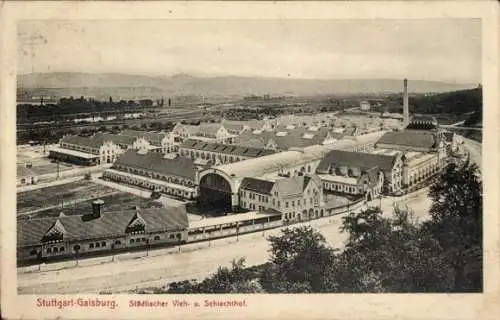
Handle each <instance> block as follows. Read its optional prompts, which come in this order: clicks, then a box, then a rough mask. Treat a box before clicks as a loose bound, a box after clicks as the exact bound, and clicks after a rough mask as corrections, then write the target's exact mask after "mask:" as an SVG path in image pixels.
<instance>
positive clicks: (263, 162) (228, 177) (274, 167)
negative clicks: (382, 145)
mask: <svg viewBox="0 0 500 320" xmlns="http://www.w3.org/2000/svg"><path fill="white" fill-rule="evenodd" d="M383 134H384V132H377V133H371V134H367V135H363V136H358V137H356V138H351V139H345V140H339V141H336V142H334V143H332V144H329V145H315V146H310V147H306V148H298V149H293V150H289V151H284V152H279V153H276V154H272V155H268V156H264V157H259V158H254V159H248V160H244V161H240V162H235V163H231V164H225V165H219V166H213V167H211V168H208V169H206V170H203V171H201V172H200V175H199V183H198V185H199V201H200V203H201V204H202V205H205V206H216V207H223V208H225V209H227V210H235V209H237V208H238V207H239V203H240V201H239V196H238V195H239V188H240V184H241V181H242V180H243V179H244V178H246V177H253V178H262V179H264V180H269V179H272V178H275V177H278V176H280V175H281V176H289V177H293V176H298V175H304V174H313V173H314V172H315V170H316V167H317V166H318V164H319V162H320V161H321V159H322V158H323V157H324V156H325V155H326V154H327V153H328V152H329V151H331V150H335V149H341V150H351V151H362V152H363V151H364V152H368V151H370V150H372V149H373V145H374V144H375V142H376V141H377V140H378V139H379V138H380V136H381V135H383Z"/></svg>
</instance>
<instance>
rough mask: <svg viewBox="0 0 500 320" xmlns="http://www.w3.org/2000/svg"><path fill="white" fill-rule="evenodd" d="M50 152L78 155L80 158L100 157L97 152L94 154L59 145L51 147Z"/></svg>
mask: <svg viewBox="0 0 500 320" xmlns="http://www.w3.org/2000/svg"><path fill="white" fill-rule="evenodd" d="M49 152H55V153H59V154H66V155H69V156H73V157H78V158H82V159H95V158H98V157H99V156H98V155H97V154H93V153H87V152H81V151H77V150H71V149H65V148H58V147H52V148H50V150H49Z"/></svg>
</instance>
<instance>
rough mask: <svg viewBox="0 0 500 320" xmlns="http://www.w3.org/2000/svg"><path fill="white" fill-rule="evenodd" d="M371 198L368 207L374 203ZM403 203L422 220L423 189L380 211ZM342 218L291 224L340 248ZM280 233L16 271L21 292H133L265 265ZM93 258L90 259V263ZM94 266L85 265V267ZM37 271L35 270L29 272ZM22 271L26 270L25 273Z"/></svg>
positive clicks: (390, 202)
mask: <svg viewBox="0 0 500 320" xmlns="http://www.w3.org/2000/svg"><path fill="white" fill-rule="evenodd" d="M376 201H378V200H375V201H374V202H373V203H372V204H376ZM395 202H405V203H408V205H409V207H411V208H412V209H413V210H414V211H415V213H416V216H418V217H425V216H426V215H427V212H428V208H429V205H430V203H429V201H428V200H426V195H425V190H423V191H421V192H420V193H419V194H417V195H414V196H407V197H406V198H398V199H395V198H385V199H383V200H382V208H383V209H384V212H385V215H390V214H391V213H392V210H393V203H395ZM343 216H345V214H344V215H337V216H333V217H325V218H322V219H318V220H314V221H312V222H304V223H302V224H299V225H296V226H300V225H311V226H313V227H314V228H316V229H318V230H319V231H320V232H321V233H322V234H323V235H324V236H325V238H326V240H327V242H328V244H330V245H331V246H332V247H336V248H342V246H343V242H344V241H345V239H346V237H347V235H346V234H343V233H341V232H340V230H339V227H340V225H341V223H342V217H343ZM279 232H280V229H274V230H268V231H265V236H263V233H261V232H257V233H252V234H246V235H240V236H239V238H238V240H239V241H236V238H235V237H231V238H225V239H220V240H214V241H211V242H210V244H209V243H208V242H203V243H194V244H187V245H184V246H183V247H182V252H181V253H178V249H177V248H173V249H159V250H155V251H150V252H149V254H148V256H146V253H144V252H141V253H133V254H130V253H129V254H127V253H124V254H120V255H116V256H115V258H114V262H111V259H112V257H99V258H91V259H85V260H82V261H80V266H79V267H77V268H75V267H71V268H68V267H69V266H74V264H75V263H74V262H73V261H68V262H64V263H61V266H62V265H63V264H65V267H66V269H60V270H55V271H45V272H44V271H42V272H37V271H35V272H25V271H24V272H22V271H21V270H22V269H18V286H19V292H20V293H27V294H34V293H39V294H41V293H59V294H62V293H99V292H102V291H111V292H113V293H116V292H126V291H128V290H131V289H135V288H144V287H148V286H162V285H165V284H167V283H169V282H172V281H180V280H186V279H199V280H201V279H203V278H205V277H207V276H208V275H210V274H213V273H214V272H216V271H217V268H218V267H219V266H230V264H231V261H232V260H233V259H236V258H240V257H245V258H246V264H247V265H248V266H252V265H258V264H262V263H265V262H266V261H267V260H268V256H269V253H268V249H269V244H268V241H267V240H266V238H267V236H268V235H271V234H272V235H277V234H279ZM92 260H93V261H92ZM90 263H92V264H93V265H85V264H90ZM34 269H36V268H34ZM24 270H26V269H24Z"/></svg>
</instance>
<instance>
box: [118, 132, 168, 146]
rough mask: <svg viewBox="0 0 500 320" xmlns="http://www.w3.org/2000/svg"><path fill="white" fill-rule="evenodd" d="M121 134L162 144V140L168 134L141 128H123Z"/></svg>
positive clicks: (154, 143)
mask: <svg viewBox="0 0 500 320" xmlns="http://www.w3.org/2000/svg"><path fill="white" fill-rule="evenodd" d="M121 135H124V136H129V137H135V138H144V139H146V140H147V141H148V142H149V143H151V144H153V145H161V141H162V140H163V138H165V136H166V134H165V133H157V132H147V131H139V130H123V131H122V133H121Z"/></svg>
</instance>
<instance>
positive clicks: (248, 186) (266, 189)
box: [240, 177, 274, 195]
mask: <svg viewBox="0 0 500 320" xmlns="http://www.w3.org/2000/svg"><path fill="white" fill-rule="evenodd" d="M273 187H274V182H272V181H267V180H262V179H255V178H248V177H247V178H243V180H242V181H241V185H240V188H241V189H244V190H249V191H253V192H257V193H261V194H269V195H270V194H271V190H272V189H273Z"/></svg>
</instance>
